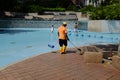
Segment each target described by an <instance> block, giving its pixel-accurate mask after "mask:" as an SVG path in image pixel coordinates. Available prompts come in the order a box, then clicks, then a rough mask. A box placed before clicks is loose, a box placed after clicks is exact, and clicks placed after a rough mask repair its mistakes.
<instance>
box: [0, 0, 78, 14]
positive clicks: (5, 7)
mask: <svg viewBox="0 0 120 80" xmlns="http://www.w3.org/2000/svg"><path fill="white" fill-rule="evenodd" d="M45 8H46V9H45ZM55 8H56V9H55ZM63 9H64V10H75V9H76V8H75V5H74V4H73V3H72V2H71V0H0V10H1V11H14V12H16V11H17V12H39V11H44V10H48V11H50V10H52V11H54V10H55V11H57V10H58V11H63Z"/></svg>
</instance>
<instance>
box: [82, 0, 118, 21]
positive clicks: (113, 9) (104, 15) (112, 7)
mask: <svg viewBox="0 0 120 80" xmlns="http://www.w3.org/2000/svg"><path fill="white" fill-rule="evenodd" d="M81 11H82V12H85V13H88V14H90V18H91V19H93V20H95V19H96V20H101V19H105V20H120V4H119V3H118V0H105V2H104V3H102V4H101V6H98V7H94V6H92V5H88V6H86V7H84V8H82V9H81Z"/></svg>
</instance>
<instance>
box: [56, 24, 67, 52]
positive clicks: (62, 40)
mask: <svg viewBox="0 0 120 80" xmlns="http://www.w3.org/2000/svg"><path fill="white" fill-rule="evenodd" d="M66 26H67V23H66V22H63V23H62V25H61V26H60V27H59V28H58V37H59V45H60V53H61V54H65V51H66V47H67V40H68V41H69V38H68V36H67V28H66Z"/></svg>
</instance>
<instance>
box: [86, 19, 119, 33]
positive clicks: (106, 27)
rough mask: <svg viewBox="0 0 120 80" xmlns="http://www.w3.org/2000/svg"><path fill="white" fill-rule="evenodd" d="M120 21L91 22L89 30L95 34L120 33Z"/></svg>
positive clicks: (89, 22)
mask: <svg viewBox="0 0 120 80" xmlns="http://www.w3.org/2000/svg"><path fill="white" fill-rule="evenodd" d="M119 25H120V20H89V21H88V30H89V31H95V32H109V33H120V27H119Z"/></svg>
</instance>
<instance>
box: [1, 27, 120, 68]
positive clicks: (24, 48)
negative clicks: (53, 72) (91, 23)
mask: <svg viewBox="0 0 120 80" xmlns="http://www.w3.org/2000/svg"><path fill="white" fill-rule="evenodd" d="M68 36H69V38H70V40H71V42H73V43H74V45H76V46H85V45H91V44H117V43H118V42H119V37H118V36H120V34H110V33H98V32H88V31H83V30H78V33H74V32H73V30H72V29H69V30H68ZM56 41H57V29H55V31H54V33H51V31H50V28H10V29H5V30H3V31H0V44H1V46H0V67H4V66H7V65H9V64H11V63H14V62H17V61H20V60H22V59H25V58H29V57H31V56H35V55H38V54H42V53H46V52H49V51H54V50H59V45H58V44H57V45H56V47H55V48H50V47H48V44H52V45H54V44H55V43H56ZM68 47H73V46H72V45H71V44H70V43H68Z"/></svg>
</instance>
